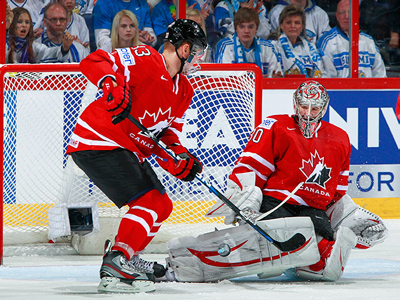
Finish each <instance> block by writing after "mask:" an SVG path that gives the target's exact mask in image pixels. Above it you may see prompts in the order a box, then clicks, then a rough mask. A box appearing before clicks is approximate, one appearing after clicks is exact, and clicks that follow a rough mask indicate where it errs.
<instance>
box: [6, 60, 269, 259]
mask: <svg viewBox="0 0 400 300" xmlns="http://www.w3.org/2000/svg"><path fill="white" fill-rule="evenodd" d="M0 74H1V80H0V87H1V90H2V93H1V97H2V100H3V101H1V103H2V104H1V110H2V113H3V116H4V117H3V118H2V120H1V125H2V127H3V135H2V143H1V144H2V145H3V156H2V164H1V167H2V171H3V177H2V188H3V200H2V201H1V204H0V215H1V219H2V222H1V225H0V226H1V231H0V263H2V259H3V255H4V252H3V248H4V247H3V246H4V245H12V244H22V243H38V242H39V243H40V242H41V243H45V242H47V241H48V239H49V237H50V238H51V237H54V236H55V237H57V234H56V235H54V232H61V233H60V234H64V233H65V230H67V231H66V232H70V230H72V229H71V228H64V227H65V226H64V227H62V226H61V225H63V224H62V223H63V222H64V221H65V218H67V219H68V215H67V216H65V214H64V215H63V214H62V213H61V217H60V216H59V215H57V213H59V212H60V211H62V208H63V207H65V206H66V207H77V208H78V209H79V207H80V206H82V205H85V204H90V205H92V208H93V213H94V212H95V213H96V216H98V217H99V218H102V217H115V218H120V217H122V215H123V214H124V213H125V211H126V210H124V209H122V210H118V209H117V208H116V207H115V206H114V205H113V204H112V203H111V202H110V201H109V200H108V199H107V197H105V195H104V194H103V193H102V192H101V191H100V190H99V189H98V188H97V187H96V186H95V185H94V184H93V183H92V182H91V181H90V180H89V179H88V178H87V177H86V175H85V174H84V173H83V172H82V171H80V170H79V168H77V167H76V166H75V165H74V163H73V161H72V160H71V159H70V158H69V157H68V156H67V155H66V154H65V151H66V148H67V145H68V142H69V138H70V135H71V133H72V131H73V129H74V127H75V124H76V121H77V117H78V116H79V114H80V113H81V112H82V111H83V109H84V108H85V107H86V106H87V105H88V104H89V103H90V102H92V101H94V100H95V99H96V98H98V97H99V96H100V93H99V92H98V89H97V87H95V86H94V85H92V84H91V83H90V82H88V80H87V79H86V77H85V76H83V74H82V73H81V72H80V71H79V65H78V64H37V65H28V64H27V65H25V64H13V65H3V66H2V67H1V73H0ZM189 81H190V83H191V84H192V86H193V88H194V90H195V94H194V97H193V101H192V103H191V105H190V107H189V109H188V111H187V112H186V114H185V125H184V127H183V132H182V138H181V141H182V144H183V145H184V146H186V147H187V148H188V149H189V150H190V151H191V152H193V153H194V154H195V155H196V156H197V157H198V158H199V160H200V161H201V162H202V163H203V166H204V169H203V177H204V178H205V180H206V181H208V182H210V183H211V184H212V185H213V186H214V187H216V188H217V189H219V190H220V191H221V192H224V191H225V188H226V186H225V185H226V177H227V175H229V173H230V171H231V169H232V167H233V165H234V163H235V161H236V159H237V157H238V156H239V154H240V153H241V151H242V150H243V148H244V146H245V145H246V143H247V138H248V136H249V134H250V132H251V130H252V129H253V128H254V126H255V125H258V124H259V123H260V122H261V115H262V113H261V105H262V103H261V98H262V86H261V84H262V73H261V70H260V69H259V68H258V67H257V66H256V65H254V64H202V65H201V70H200V71H198V72H196V73H195V74H193V75H191V76H189ZM149 161H150V163H151V164H152V165H153V166H154V168H155V170H156V173H157V175H158V177H159V178H160V180H161V182H162V183H163V184H164V186H165V187H166V190H167V193H168V194H169V196H170V197H171V199H172V200H173V203H174V211H173V213H172V214H171V216H170V218H168V220H166V221H165V222H164V223H163V226H162V230H161V231H160V236H164V239H167V240H168V239H169V238H171V237H173V236H180V235H187V234H192V235H193V234H199V233H202V232H206V231H209V229H210V228H211V230H212V229H213V228H214V227H215V224H218V223H221V219H215V218H205V217H204V213H205V212H206V211H207V210H208V208H209V207H211V206H212V204H213V203H215V201H216V200H217V199H216V196H215V195H213V194H212V193H210V192H209V191H208V190H207V189H205V188H204V187H203V186H202V185H201V183H199V182H196V180H195V181H194V182H190V183H185V182H182V181H179V180H177V179H176V178H174V177H173V176H171V175H169V174H167V173H166V172H165V171H164V170H162V169H161V168H160V167H159V166H158V165H157V163H156V161H155V159H154V158H153V157H151V158H150V159H149ZM82 203H83V204H82ZM60 207H61V210H60V209H59V208H60ZM54 215H56V216H57V218H54V217H53V216H54ZM58 217H60V219H58ZM69 217H70V216H69ZM66 222H67V223H68V220H67V221H66ZM52 224H53V225H52ZM52 226H53V227H52ZM59 226H61V229H60V228H59ZM54 227H56V230H54ZM67 227H68V226H67ZM52 228H53V231H52ZM60 230H61V231H60ZM63 230H64V231H63ZM163 230H164V231H163ZM52 232H53V233H52ZM163 232H164V233H163ZM52 234H53V235H52ZM53 240H54V239H53Z"/></svg>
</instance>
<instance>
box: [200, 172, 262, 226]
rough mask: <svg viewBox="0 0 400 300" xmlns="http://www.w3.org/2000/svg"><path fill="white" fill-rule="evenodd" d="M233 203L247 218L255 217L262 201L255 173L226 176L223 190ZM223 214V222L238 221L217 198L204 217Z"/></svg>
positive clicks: (227, 223) (232, 212) (232, 222)
mask: <svg viewBox="0 0 400 300" xmlns="http://www.w3.org/2000/svg"><path fill="white" fill-rule="evenodd" d="M225 196H226V198H228V199H229V200H230V201H231V202H232V203H233V204H235V205H236V206H237V207H238V208H239V209H240V210H241V211H242V212H243V214H244V215H246V216H247V217H248V218H252V219H255V218H257V216H258V215H259V214H260V207H261V202H262V198H263V195H262V192H261V189H260V188H259V187H258V186H256V174H255V173H253V172H248V173H239V174H232V175H230V176H229V178H228V187H227V189H226V192H225ZM218 216H225V224H226V225H231V224H234V223H236V222H237V221H239V223H240V221H241V220H239V219H238V217H237V216H236V215H235V213H234V211H232V210H231V209H230V208H229V207H228V206H227V205H226V204H225V203H223V202H222V201H221V200H218V201H217V203H215V204H214V206H213V207H211V209H210V210H209V211H208V212H207V213H206V217H218Z"/></svg>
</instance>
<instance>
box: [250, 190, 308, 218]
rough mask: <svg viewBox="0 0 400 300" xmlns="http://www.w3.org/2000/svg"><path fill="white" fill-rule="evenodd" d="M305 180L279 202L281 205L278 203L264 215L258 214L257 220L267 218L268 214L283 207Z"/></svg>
mask: <svg viewBox="0 0 400 300" xmlns="http://www.w3.org/2000/svg"><path fill="white" fill-rule="evenodd" d="M303 184H304V182H300V183H299V184H298V185H297V186H296V187H295V188H294V190H293V191H292V192H291V193H290V194H289V195H288V196H287V197H286V198H285V200H283V201H282V202H281V203H279V205H277V206H276V207H274V208H273V209H270V210H269V211H267V212H265V213H263V214H262V215H260V216H258V218H257V219H256V221H260V220H261V219H263V218H265V217H266V216H268V215H270V214H272V213H273V212H274V211H276V210H277V209H278V208H279V207H281V206H282V205H283V204H285V203H286V202H287V201H288V200H289V199H290V198H291V197H292V196H293V195H294V194H295V193H296V192H297V191H298V190H299V188H301V187H302V186H303Z"/></svg>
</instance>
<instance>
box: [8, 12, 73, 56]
mask: <svg viewBox="0 0 400 300" xmlns="http://www.w3.org/2000/svg"><path fill="white" fill-rule="evenodd" d="M12 12H13V15H14V17H13V21H12V23H11V25H10V28H9V30H8V40H7V46H6V63H39V62H46V61H47V60H48V59H50V58H57V59H59V60H60V61H67V58H68V55H67V54H68V52H69V48H70V46H71V44H72V41H73V40H72V39H70V38H69V37H66V38H65V39H64V41H63V44H62V45H61V46H59V47H54V48H48V47H47V46H46V45H43V44H41V43H38V42H36V41H34V34H33V23H32V19H31V15H30V14H29V11H28V10H27V9H25V8H22V7H17V8H14V9H13V10H12Z"/></svg>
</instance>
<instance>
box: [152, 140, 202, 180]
mask: <svg viewBox="0 0 400 300" xmlns="http://www.w3.org/2000/svg"><path fill="white" fill-rule="evenodd" d="M171 148H173V147H171ZM182 148H183V149H185V148H184V147H182V146H179V149H176V150H181V149H182ZM174 150H175V149H174ZM174 152H175V151H174ZM179 152H180V151H179ZM175 154H177V157H178V160H177V161H175V160H174V159H172V158H170V159H168V160H166V161H164V160H161V159H157V162H158V164H159V165H160V167H162V168H163V169H164V170H166V171H167V172H169V173H170V174H171V175H174V176H175V177H176V178H178V179H181V180H183V181H192V180H193V179H194V178H195V177H196V174H197V173H201V171H202V169H203V166H202V164H201V163H200V161H199V160H198V159H197V158H196V157H195V156H194V155H192V154H191V153H189V151H187V150H186V149H185V152H180V153H176V152H175Z"/></svg>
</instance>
